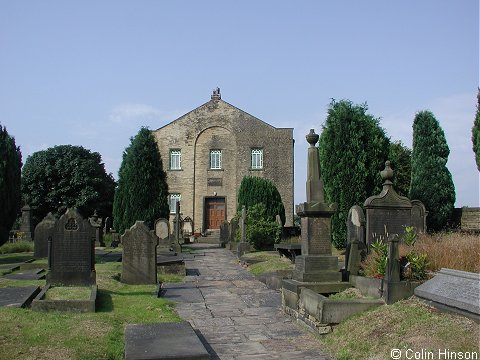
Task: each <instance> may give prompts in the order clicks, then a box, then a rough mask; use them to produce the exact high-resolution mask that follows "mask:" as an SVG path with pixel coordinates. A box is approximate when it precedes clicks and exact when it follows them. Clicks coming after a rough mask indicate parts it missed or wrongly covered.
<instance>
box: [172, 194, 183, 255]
mask: <svg viewBox="0 0 480 360" xmlns="http://www.w3.org/2000/svg"><path fill="white" fill-rule="evenodd" d="M173 231H174V236H175V241H174V242H173V250H174V251H175V252H181V251H182V247H181V245H180V244H181V242H180V241H181V240H182V238H183V235H182V218H181V216H180V201H177V202H176V204H175V218H174V219H173Z"/></svg>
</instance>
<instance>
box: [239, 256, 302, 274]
mask: <svg viewBox="0 0 480 360" xmlns="http://www.w3.org/2000/svg"><path fill="white" fill-rule="evenodd" d="M242 258H243V259H245V260H246V261H247V262H248V263H250V264H249V265H248V270H249V271H250V272H251V273H252V274H253V275H260V274H262V273H266V272H271V271H275V270H293V268H294V267H295V265H294V264H293V263H292V262H291V261H290V260H289V259H287V258H285V257H280V255H279V254H278V252H277V251H257V252H251V253H248V254H245V255H243V256H242Z"/></svg>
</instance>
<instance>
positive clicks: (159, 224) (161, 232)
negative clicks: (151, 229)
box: [155, 218, 171, 248]
mask: <svg viewBox="0 0 480 360" xmlns="http://www.w3.org/2000/svg"><path fill="white" fill-rule="evenodd" d="M155 235H157V237H158V246H160V247H167V248H170V245H171V241H170V222H169V221H168V220H167V219H163V218H160V219H157V220H156V221H155Z"/></svg>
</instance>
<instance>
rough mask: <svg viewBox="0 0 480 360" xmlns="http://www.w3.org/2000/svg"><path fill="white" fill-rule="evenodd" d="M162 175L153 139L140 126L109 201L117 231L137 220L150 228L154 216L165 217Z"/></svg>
mask: <svg viewBox="0 0 480 360" xmlns="http://www.w3.org/2000/svg"><path fill="white" fill-rule="evenodd" d="M166 177H167V175H166V173H165V171H164V170H163V164H162V159H161V157H160V152H159V151H158V147H157V143H156V142H155V138H154V137H153V134H152V132H151V131H150V130H148V129H147V128H145V127H142V128H141V129H140V131H139V132H138V134H137V135H136V136H135V137H133V138H131V139H130V145H129V146H128V147H127V148H126V149H125V152H124V153H123V160H122V164H121V166H120V170H119V172H118V186H117V188H116V190H115V199H114V202H113V219H114V223H113V224H114V227H115V229H117V231H119V232H120V233H123V232H124V231H125V230H126V229H128V228H130V227H131V226H132V225H133V224H134V223H135V221H137V220H142V221H145V223H146V224H147V226H149V227H150V228H153V225H154V222H155V220H156V219H158V218H160V217H165V218H168V215H169V207H168V185H167V181H166Z"/></svg>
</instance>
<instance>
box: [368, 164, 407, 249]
mask: <svg viewBox="0 0 480 360" xmlns="http://www.w3.org/2000/svg"><path fill="white" fill-rule="evenodd" d="M380 175H381V176H382V179H383V180H384V182H383V190H382V192H381V193H380V194H379V195H374V196H370V197H369V198H368V199H367V200H365V204H364V207H365V209H366V212H367V219H366V225H367V230H366V242H367V246H368V247H370V244H372V243H373V242H374V241H376V240H380V241H384V242H385V241H387V239H388V237H389V236H393V235H399V236H401V235H402V234H403V233H404V232H405V226H410V225H411V223H412V219H411V211H412V203H411V201H410V200H409V199H408V198H407V197H404V196H400V195H398V194H397V192H396V191H395V189H394V188H393V183H392V181H391V180H392V178H393V170H392V168H391V167H390V161H386V162H385V169H384V170H383V171H381V172H380Z"/></svg>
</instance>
